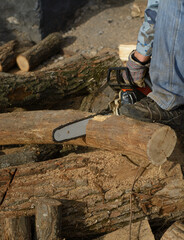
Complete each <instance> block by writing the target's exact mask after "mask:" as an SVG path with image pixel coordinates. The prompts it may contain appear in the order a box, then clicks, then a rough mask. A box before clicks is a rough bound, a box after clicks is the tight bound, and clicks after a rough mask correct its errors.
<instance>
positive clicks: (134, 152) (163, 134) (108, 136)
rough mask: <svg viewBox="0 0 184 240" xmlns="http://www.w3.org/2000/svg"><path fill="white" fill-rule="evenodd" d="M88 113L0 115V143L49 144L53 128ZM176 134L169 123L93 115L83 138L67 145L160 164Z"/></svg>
mask: <svg viewBox="0 0 184 240" xmlns="http://www.w3.org/2000/svg"><path fill="white" fill-rule="evenodd" d="M89 115H91V114H90V113H87V112H80V111H74V110H60V111H32V112H15V113H4V114H1V115H0V135H1V138H0V145H10V144H51V143H54V142H53V139H52V134H53V130H54V129H55V128H57V127H59V126H60V125H65V124H67V123H70V122H73V121H76V120H79V119H83V118H85V117H87V116H89ZM176 140H177V137H176V134H175V132H174V130H172V129H171V128H170V127H169V126H165V125H161V124H156V123H152V124H150V123H145V122H140V121H136V120H134V119H129V118H127V117H125V116H113V115H106V116H100V115H99V116H96V117H94V119H92V120H90V121H89V122H88V124H87V129H86V137H85V138H78V139H75V140H71V141H68V142H67V144H75V145H84V146H90V147H95V148H101V149H106V150H111V151H112V150H113V151H119V152H121V153H123V154H125V155H127V156H130V157H131V159H133V161H134V162H135V163H137V164H138V165H142V166H145V165H147V164H148V163H149V162H151V163H152V164H155V165H161V164H163V163H164V162H165V161H166V160H167V157H169V156H170V155H171V153H172V152H173V150H174V147H175V144H176ZM136 161H137V162H136Z"/></svg>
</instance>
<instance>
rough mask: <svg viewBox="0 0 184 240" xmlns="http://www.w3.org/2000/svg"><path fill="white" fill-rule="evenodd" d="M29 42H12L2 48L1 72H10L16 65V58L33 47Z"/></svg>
mask: <svg viewBox="0 0 184 240" xmlns="http://www.w3.org/2000/svg"><path fill="white" fill-rule="evenodd" d="M32 45H33V44H32V43H31V42H29V41H23V42H18V41H16V40H12V41H9V42H7V43H6V44H4V45H2V46H1V47H0V72H6V71H8V70H10V69H11V68H12V67H14V66H15V64H16V57H17V55H18V54H20V53H21V52H23V51H26V50H27V49H28V48H30V47H32Z"/></svg>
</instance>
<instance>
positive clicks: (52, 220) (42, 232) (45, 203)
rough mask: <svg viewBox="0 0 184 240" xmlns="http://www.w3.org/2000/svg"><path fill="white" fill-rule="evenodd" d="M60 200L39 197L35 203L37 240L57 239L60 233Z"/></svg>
mask: <svg viewBox="0 0 184 240" xmlns="http://www.w3.org/2000/svg"><path fill="white" fill-rule="evenodd" d="M61 207H62V205H61V202H59V201H57V200H56V199H39V200H38V201H37V203H36V234H37V239H38V240H57V239H58V240H59V239H60V234H61V213H62V212H61Z"/></svg>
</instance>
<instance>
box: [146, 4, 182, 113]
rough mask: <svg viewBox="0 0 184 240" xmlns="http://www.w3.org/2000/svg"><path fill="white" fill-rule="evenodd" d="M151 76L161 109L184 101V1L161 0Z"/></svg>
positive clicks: (172, 106)
mask: <svg viewBox="0 0 184 240" xmlns="http://www.w3.org/2000/svg"><path fill="white" fill-rule="evenodd" d="M150 76H151V81H152V84H153V91H152V93H150V94H149V96H150V97H151V98H152V99H153V100H154V101H156V102H157V104H158V105H159V106H160V107H161V108H163V109H166V110H171V109H173V108H176V107H178V106H180V105H182V104H184V0H160V3H159V10H158V15H157V23H156V29H155V36H154V44H153V50H152V60H151V66H150Z"/></svg>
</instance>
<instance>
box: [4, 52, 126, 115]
mask: <svg viewBox="0 0 184 240" xmlns="http://www.w3.org/2000/svg"><path fill="white" fill-rule="evenodd" d="M111 66H121V61H120V59H119V57H118V54H117V53H114V52H105V53H101V54H100V55H99V56H96V57H93V58H88V59H87V58H85V57H84V56H81V55H77V56H73V57H69V58H66V59H65V60H63V61H62V62H59V63H58V64H54V65H51V66H50V67H47V68H45V69H42V70H40V71H36V72H28V73H24V74H7V73H0V82H1V88H0V111H1V112H3V111H4V110H5V109H6V108H7V107H23V108H27V109H45V108H46V109H48V108H52V109H57V108H60V109H61V107H60V106H61V104H60V102H62V100H63V101H64V103H63V105H62V106H66V103H67V101H68V100H70V99H71V98H72V96H75V97H76V96H82V95H84V94H86V95H87V94H88V93H89V92H94V89H98V88H99V86H100V85H101V84H102V82H104V79H105V78H106V75H107V70H108V68H109V67H111ZM73 102H74V103H75V101H73ZM74 103H73V105H74Z"/></svg>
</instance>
